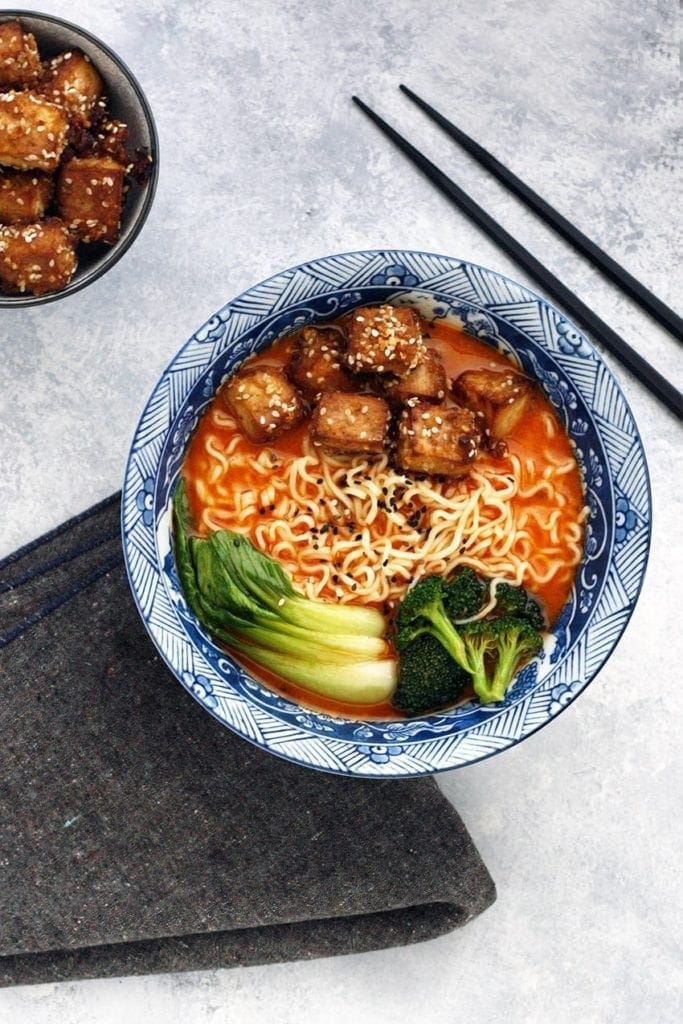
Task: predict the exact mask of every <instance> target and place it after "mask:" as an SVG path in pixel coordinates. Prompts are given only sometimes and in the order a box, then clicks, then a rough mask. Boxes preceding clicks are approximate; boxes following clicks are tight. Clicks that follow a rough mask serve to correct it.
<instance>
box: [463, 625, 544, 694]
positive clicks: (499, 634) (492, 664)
mask: <svg viewBox="0 0 683 1024" xmlns="http://www.w3.org/2000/svg"><path fill="white" fill-rule="evenodd" d="M461 632H462V638H463V643H464V646H465V650H466V651H467V655H468V659H469V664H470V666H471V672H472V685H473V686H474V692H475V693H476V695H477V696H478V697H479V700H480V701H481V702H482V704H492V703H494V702H495V701H500V700H503V699H504V697H505V694H506V693H507V691H508V688H509V686H510V683H511V682H512V679H513V676H514V674H515V672H516V671H517V669H518V668H519V667H520V664H521V663H522V662H526V661H529V659H530V658H533V657H535V656H536V655H537V654H538V653H539V651H540V650H541V648H542V646H543V637H542V636H541V634H540V633H539V632H538V630H537V629H534V627H533V626H532V625H531V624H530V623H529V622H527V621H526V620H525V619H522V618H519V617H516V616H513V615H504V616H501V617H500V618H497V619H482V620H480V621H479V622H468V623H467V624H465V625H463V626H462V627H461Z"/></svg>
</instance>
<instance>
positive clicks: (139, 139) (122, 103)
mask: <svg viewBox="0 0 683 1024" xmlns="http://www.w3.org/2000/svg"><path fill="white" fill-rule="evenodd" d="M14 19H17V20H18V21H20V22H21V24H22V26H23V28H24V30H25V31H26V32H31V33H33V35H34V36H35V38H36V42H37V44H38V50H39V53H40V55H41V58H42V59H43V60H45V59H46V58H49V57H53V56H55V55H56V54H58V53H63V52H65V51H67V50H72V49H77V50H81V51H82V52H83V53H84V54H86V56H88V57H89V58H90V60H91V61H92V63H93V65H94V66H95V67H96V68H97V70H98V71H99V73H100V75H101V76H102V79H103V81H104V93H105V95H106V96H107V98H108V100H109V110H110V112H111V114H112V116H113V117H114V118H116V119H117V120H119V121H123V122H124V123H125V124H126V125H128V141H127V143H126V149H127V150H128V152H129V153H130V154H131V155H133V154H134V153H135V150H136V149H138V148H142V149H144V150H145V151H146V152H147V153H149V155H150V156H151V158H152V163H151V169H150V175H149V179H148V181H147V182H146V184H144V185H140V184H138V183H137V182H135V181H132V182H131V185H130V189H129V191H128V193H127V196H126V199H125V203H124V207H123V213H122V216H121V233H120V236H119V239H118V241H117V242H116V243H115V244H114V245H103V244H101V243H93V244H90V245H80V246H79V247H78V268H77V269H76V272H75V273H74V275H73V277H72V279H71V281H70V282H69V284H68V285H67V286H66V288H63V289H62V290H61V291H56V292H49V293H48V294H47V295H28V294H22V295H7V294H3V293H0V307H2V308H11V307H15V306H16V307H19V306H37V305H40V304H42V303H45V302H53V301H54V300H55V299H62V298H64V297H65V296H66V295H73V293H74V292H77V291H79V290H80V289H81V288H85V286H86V285H89V284H92V282H93V281H96V280H97V278H98V277H101V276H102V275H103V274H105V273H106V272H107V271H108V270H109V269H110V267H113V266H114V264H115V263H116V262H118V260H120V259H121V257H122V256H123V254H124V253H125V252H126V251H127V250H128V249H129V248H130V246H131V245H132V244H133V242H134V241H135V239H136V238H137V236H138V234H139V232H140V229H141V228H142V225H143V224H144V223H145V220H146V219H147V215H148V213H149V211H150V208H151V205H152V201H153V199H154V192H155V190H156V184H157V178H158V173H159V143H158V138H157V132H156V128H155V125H154V118H153V116H152V111H151V110H150V107H149V104H148V103H147V100H146V99H145V95H144V93H143V91H142V89H141V87H140V84H139V83H138V81H137V79H136V78H135V76H134V75H133V73H132V72H131V71H130V70H129V68H127V67H126V65H125V64H124V63H123V61H122V60H121V58H120V57H118V56H117V55H116V54H115V53H114V52H113V50H111V49H110V48H109V47H108V46H107V45H106V43H103V42H101V41H100V40H99V39H97V38H95V36H93V35H91V34H90V32H87V31H86V30H85V29H83V28H79V27H78V26H77V25H72V24H71V23H70V22H68V21H64V20H63V19H62V18H55V17H53V16H52V15H50V14H39V13H36V12H35V11H18V10H0V22H2V21H11V20H14Z"/></svg>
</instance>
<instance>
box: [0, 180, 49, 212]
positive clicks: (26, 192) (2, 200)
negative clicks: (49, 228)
mask: <svg viewBox="0 0 683 1024" xmlns="http://www.w3.org/2000/svg"><path fill="white" fill-rule="evenodd" d="M51 198H52V178H50V177H49V175H47V174H30V173H27V172H26V171H2V170H0V224H17V223H19V222H21V221H36V220H42V219H43V217H44V216H45V211H46V210H47V208H48V205H49V203H50V200H51Z"/></svg>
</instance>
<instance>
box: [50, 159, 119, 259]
mask: <svg viewBox="0 0 683 1024" xmlns="http://www.w3.org/2000/svg"><path fill="white" fill-rule="evenodd" d="M123 176H124V168H123V167H122V166H121V164H119V163H117V162H116V161H115V160H112V158H111V157H110V156H89V157H74V158H73V159H72V160H67V161H66V163H64V164H63V165H62V168H61V170H60V172H59V179H58V181H57V210H58V212H59V216H60V217H61V218H62V220H63V221H64V222H65V223H66V224H67V225H68V226H69V229H70V230H71V231H73V232H74V233H75V234H77V235H78V236H79V238H80V239H81V241H83V242H106V243H107V244H108V245H112V244H113V243H114V242H115V241H116V240H117V238H118V237H119V225H120V220H121V209H122V206H123Z"/></svg>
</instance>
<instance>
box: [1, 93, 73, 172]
mask: <svg viewBox="0 0 683 1024" xmlns="http://www.w3.org/2000/svg"><path fill="white" fill-rule="evenodd" d="M68 127H69V120H68V118H67V115H66V112H65V111H64V110H63V109H62V107H58V106H56V104H54V103H49V102H48V101H47V100H46V99H45V98H44V97H43V96H38V95H37V94H36V93H33V92H15V91H10V92H3V93H0V165H2V166H3V167H16V168H17V169H18V170H20V171H54V170H56V168H57V164H58V163H59V160H60V157H61V155H62V152H63V150H64V147H65V146H66V136H67V131H68Z"/></svg>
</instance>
